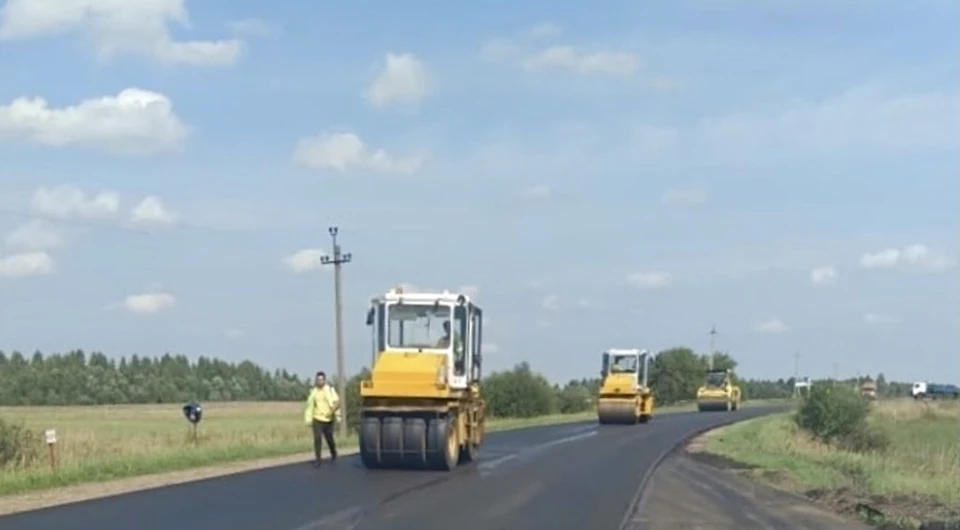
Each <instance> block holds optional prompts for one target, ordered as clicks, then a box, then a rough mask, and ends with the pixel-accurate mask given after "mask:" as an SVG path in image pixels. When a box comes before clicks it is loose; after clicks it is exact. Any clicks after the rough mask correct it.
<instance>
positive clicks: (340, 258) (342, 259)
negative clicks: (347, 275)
mask: <svg viewBox="0 0 960 530" xmlns="http://www.w3.org/2000/svg"><path fill="white" fill-rule="evenodd" d="M327 231H328V232H329V233H330V237H331V238H332V239H333V257H330V256H326V255H325V256H320V263H321V264H323V265H333V299H334V302H333V303H334V319H335V321H336V322H335V329H336V337H337V338H336V341H337V342H336V346H337V393H338V394H340V407H341V408H340V410H341V416H340V427H339V430H340V436H341V437H342V438H346V437H347V434H348V430H347V423H348V421H347V411H346V403H347V376H346V373H345V372H344V370H345V367H344V359H343V289H342V278H341V271H340V266H341V265H343V264H344V263H350V260H351V259H352V257H353V256H352V255H351V254H350V253H349V252H346V253H344V252H341V250H340V243H338V242H337V232H339V229H338V228H337V227H336V226H331V227H330V228H329V229H328V230H327Z"/></svg>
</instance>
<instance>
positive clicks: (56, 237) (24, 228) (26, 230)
mask: <svg viewBox="0 0 960 530" xmlns="http://www.w3.org/2000/svg"><path fill="white" fill-rule="evenodd" d="M6 242H7V245H8V246H10V247H12V248H20V249H24V250H33V251H36V250H48V249H52V248H57V247H59V246H61V245H62V244H63V236H62V235H61V234H60V233H59V232H58V231H57V230H55V229H54V228H53V226H51V225H50V223H48V222H47V221H44V220H42V219H31V220H30V221H27V222H26V223H23V224H22V225H20V226H18V227H16V228H15V229H13V231H12V232H10V233H9V234H7V238H6Z"/></svg>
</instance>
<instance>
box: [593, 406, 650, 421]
mask: <svg viewBox="0 0 960 530" xmlns="http://www.w3.org/2000/svg"><path fill="white" fill-rule="evenodd" d="M597 416H598V417H599V420H600V423H604V424H607V423H618V424H632V423H638V422H639V421H640V418H639V417H638V416H637V406H636V404H635V403H631V402H616V401H614V402H609V401H601V402H600V403H599V404H598V405H597Z"/></svg>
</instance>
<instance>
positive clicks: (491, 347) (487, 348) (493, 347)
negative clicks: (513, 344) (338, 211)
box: [482, 342, 500, 355]
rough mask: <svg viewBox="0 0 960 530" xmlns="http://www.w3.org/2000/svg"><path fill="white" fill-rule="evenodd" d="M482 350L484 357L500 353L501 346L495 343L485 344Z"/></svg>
mask: <svg viewBox="0 0 960 530" xmlns="http://www.w3.org/2000/svg"><path fill="white" fill-rule="evenodd" d="M482 348H483V354H484V355H486V354H488V353H493V354H496V353H498V352H499V351H500V346H498V345H497V343H495V342H486V343H484V344H483V346H482Z"/></svg>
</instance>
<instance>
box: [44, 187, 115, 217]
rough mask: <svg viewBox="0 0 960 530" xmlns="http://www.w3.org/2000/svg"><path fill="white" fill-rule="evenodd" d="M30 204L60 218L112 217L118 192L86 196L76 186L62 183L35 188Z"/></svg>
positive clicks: (103, 192) (104, 192)
mask: <svg viewBox="0 0 960 530" xmlns="http://www.w3.org/2000/svg"><path fill="white" fill-rule="evenodd" d="M31 206H32V207H33V209H34V210H35V211H36V212H38V213H41V214H43V215H48V216H51V217H58V218H61V219H69V218H73V217H82V218H104V217H112V216H113V215H115V214H116V213H117V211H118V210H119V209H120V194H118V193H117V192H114V191H101V192H98V193H97V194H96V195H94V196H87V194H86V192H84V191H83V190H81V189H79V188H77V187H76V186H72V185H70V184H63V185H60V186H54V187H52V188H44V187H41V188H37V190H36V191H34V193H33V198H32V199H31Z"/></svg>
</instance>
